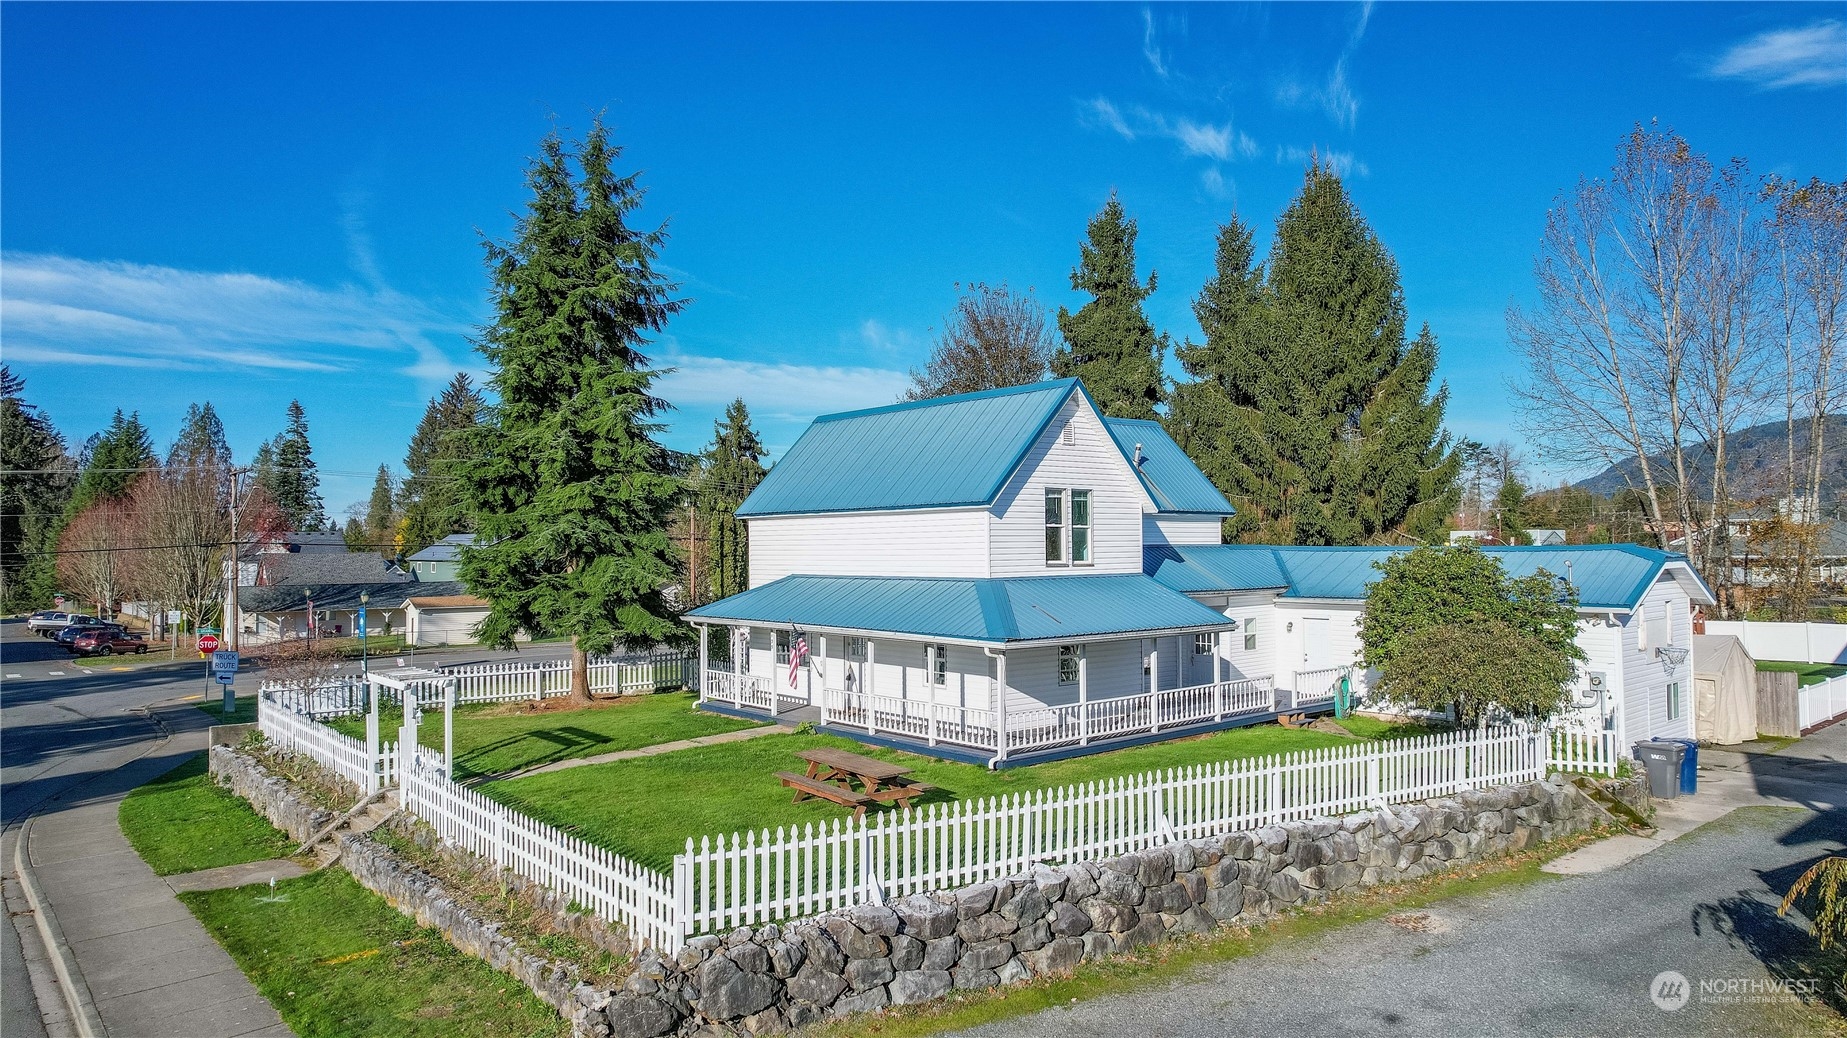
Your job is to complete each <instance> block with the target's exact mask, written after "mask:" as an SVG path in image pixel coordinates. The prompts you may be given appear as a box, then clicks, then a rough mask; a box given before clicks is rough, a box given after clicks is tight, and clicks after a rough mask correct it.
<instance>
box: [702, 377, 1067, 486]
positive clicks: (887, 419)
mask: <svg viewBox="0 0 1847 1038" xmlns="http://www.w3.org/2000/svg"><path fill="white" fill-rule="evenodd" d="M1073 392H1078V393H1081V392H1083V389H1082V387H1080V386H1079V385H1078V382H1077V379H1074V378H1066V379H1058V380H1056V381H1051V382H1037V383H1034V384H1032V385H1028V386H1015V387H1013V388H1010V389H991V390H988V391H986V392H981V393H964V394H962V395H960V396H945V397H936V398H934V399H930V400H917V401H912V402H908V403H902V404H891V405H889V406H886V407H874V408H871V409H869V410H864V411H843V412H841V413H839V414H826V415H822V416H820V417H819V418H816V419H815V420H814V422H813V424H811V425H809V426H808V429H807V431H805V432H803V433H802V435H801V438H800V439H798V440H796V441H795V444H794V445H793V446H791V447H790V448H789V450H788V453H786V454H784V455H783V457H782V459H781V460H780V461H778V462H776V464H775V466H774V467H772V468H771V469H770V472H769V475H767V476H765V477H764V478H763V482H762V483H760V484H758V485H757V489H756V490H754V491H752V493H751V495H750V496H749V497H748V498H745V499H744V503H743V504H742V505H741V506H739V508H738V510H737V514H738V515H740V516H745V517H749V516H765V515H793V514H811V513H815V512H862V511H881V510H889V509H902V508H950V507H957V506H979V505H986V504H988V503H989V502H991V501H993V500H994V498H995V495H997V494H999V493H1000V490H1001V487H1002V486H1004V485H1005V484H1006V482H1007V477H1008V476H1011V475H1012V474H1013V470H1014V469H1016V468H1018V467H1019V465H1020V461H1021V459H1023V458H1024V457H1025V456H1026V452H1027V451H1028V450H1030V449H1031V448H1032V445H1033V443H1034V442H1035V441H1036V440H1037V439H1038V438H1039V434H1040V433H1041V432H1043V431H1044V430H1045V427H1046V425H1047V424H1048V423H1050V422H1051V420H1052V418H1053V417H1054V416H1056V415H1057V414H1058V409H1059V408H1060V407H1062V406H1063V405H1064V402H1065V400H1066V399H1067V398H1069V397H1070V396H1071V394H1072V393H1073Z"/></svg>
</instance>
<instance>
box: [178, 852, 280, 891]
mask: <svg viewBox="0 0 1847 1038" xmlns="http://www.w3.org/2000/svg"><path fill="white" fill-rule="evenodd" d="M312 871H314V870H312V869H310V868H308V867H307V866H305V865H303V864H302V863H301V862H299V861H295V860H294V859H292V858H272V859H270V860H269V861H247V862H244V863H243V864H242V865H221V866H219V867H218V868H215V869H200V870H199V871H197V872H182V873H180V874H179V875H177V876H166V877H163V879H164V882H165V883H166V884H167V889H168V890H171V891H173V892H174V893H175V894H181V893H185V892H187V891H193V890H229V889H231V888H232V887H247V886H249V885H250V884H252V883H269V882H271V881H274V882H277V883H280V882H281V881H283V880H285V879H296V878H299V877H301V876H306V875H307V874H308V873H310V872H312Z"/></svg>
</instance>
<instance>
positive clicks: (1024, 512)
mask: <svg viewBox="0 0 1847 1038" xmlns="http://www.w3.org/2000/svg"><path fill="white" fill-rule="evenodd" d="M1068 423H1069V424H1071V425H1073V427H1074V431H1075V434H1076V442H1074V443H1065V442H1064V440H1063V438H1062V433H1063V431H1064V427H1065V425H1066V424H1068ZM1047 487H1056V488H1060V489H1073V488H1075V489H1078V490H1089V491H1090V502H1091V504H1090V507H1091V545H1092V551H1091V556H1092V559H1093V562H1092V564H1090V565H1087V566H1071V565H1066V564H1062V563H1060V564H1048V563H1047V562H1046V561H1045V490H1046V488H1047ZM1147 499H1148V498H1147V495H1146V494H1144V493H1143V492H1142V488H1141V482H1140V481H1139V480H1137V479H1136V478H1135V473H1134V472H1133V471H1131V470H1130V469H1129V463H1128V462H1127V461H1126V460H1124V459H1123V456H1122V452H1121V451H1120V450H1118V449H1117V448H1116V443H1115V441H1114V440H1112V439H1110V435H1109V431H1108V430H1106V429H1104V427H1103V422H1102V420H1101V419H1099V418H1098V417H1097V415H1096V412H1094V411H1092V410H1091V409H1090V406H1089V405H1088V404H1087V403H1085V402H1084V399H1083V398H1082V397H1081V396H1078V395H1075V394H1074V395H1073V396H1072V397H1071V399H1070V400H1067V401H1066V402H1065V405H1064V408H1063V410H1061V411H1060V412H1059V413H1058V417H1057V418H1055V419H1053V420H1052V421H1051V422H1050V423H1048V424H1047V426H1046V429H1045V432H1044V433H1042V434H1041V435H1040V437H1039V440H1038V442H1036V443H1034V444H1033V446H1032V449H1031V450H1029V451H1027V452H1026V458H1025V460H1024V461H1022V462H1021V463H1020V467H1019V468H1018V469H1017V470H1016V471H1015V472H1014V474H1013V476H1012V478H1011V479H1009V480H1008V481H1007V485H1006V487H1004V488H1003V489H1002V490H1001V492H1000V496H999V497H998V498H997V499H996V500H995V502H994V506H993V509H992V517H991V528H992V529H991V533H990V536H989V553H990V559H991V560H992V561H991V564H990V569H991V571H992V574H993V575H994V576H997V577H1020V576H1043V575H1045V574H1048V573H1140V572H1141V571H1142V508H1143V505H1144V503H1145V502H1146V501H1147ZM940 575H942V576H952V575H956V574H951V573H948V572H946V571H944V572H942V573H941V574H940Z"/></svg>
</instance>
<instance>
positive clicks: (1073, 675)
mask: <svg viewBox="0 0 1847 1038" xmlns="http://www.w3.org/2000/svg"><path fill="white" fill-rule="evenodd" d="M1077 653H1078V648H1077V646H1075V645H1060V646H1059V647H1058V683H1059V684H1060V685H1075V684H1077Z"/></svg>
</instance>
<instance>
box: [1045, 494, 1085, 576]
mask: <svg viewBox="0 0 1847 1038" xmlns="http://www.w3.org/2000/svg"><path fill="white" fill-rule="evenodd" d="M1090 518H1091V516H1090V491H1088V490H1064V489H1059V488H1054V487H1047V488H1046V491H1045V561H1046V562H1047V563H1048V564H1057V563H1067V562H1068V563H1070V564H1073V565H1078V566H1088V565H1090V562H1091V554H1092V545H1091V537H1090V529H1091V522H1090Z"/></svg>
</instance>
